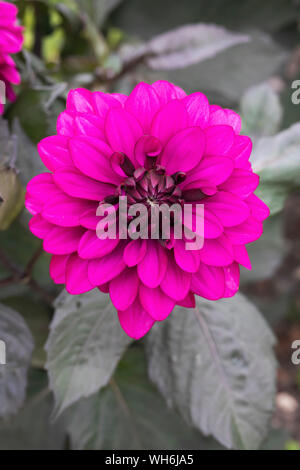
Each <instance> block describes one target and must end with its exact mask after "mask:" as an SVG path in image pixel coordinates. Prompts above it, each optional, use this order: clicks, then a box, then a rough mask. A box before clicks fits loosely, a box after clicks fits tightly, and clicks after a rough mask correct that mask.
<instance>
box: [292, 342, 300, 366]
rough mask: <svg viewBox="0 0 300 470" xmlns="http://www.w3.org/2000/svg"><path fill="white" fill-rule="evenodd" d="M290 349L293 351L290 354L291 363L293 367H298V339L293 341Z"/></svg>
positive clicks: (299, 358) (299, 356)
mask: <svg viewBox="0 0 300 470" xmlns="http://www.w3.org/2000/svg"><path fill="white" fill-rule="evenodd" d="M291 347H292V349H294V352H293V354H292V363H293V364H294V365H295V366H299V364H300V339H295V341H293V343H292V346H291Z"/></svg>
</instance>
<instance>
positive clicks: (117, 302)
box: [109, 269, 139, 310]
mask: <svg viewBox="0 0 300 470" xmlns="http://www.w3.org/2000/svg"><path fill="white" fill-rule="evenodd" d="M138 287H139V278H138V275H137V273H136V269H124V271H123V272H122V273H121V274H120V275H119V276H117V277H115V278H114V279H113V280H112V281H110V284H109V294H110V298H111V301H112V303H113V304H114V306H115V307H116V309H117V310H127V309H128V308H129V307H130V305H131V304H132V303H133V302H134V300H135V298H136V296H137V293H138Z"/></svg>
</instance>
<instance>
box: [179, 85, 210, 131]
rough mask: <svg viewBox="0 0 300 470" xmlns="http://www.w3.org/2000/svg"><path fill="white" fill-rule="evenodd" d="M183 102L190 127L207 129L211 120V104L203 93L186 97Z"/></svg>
mask: <svg viewBox="0 0 300 470" xmlns="http://www.w3.org/2000/svg"><path fill="white" fill-rule="evenodd" d="M182 102H183V103H184V104H185V106H186V109H187V112H188V115H189V126H199V127H201V128H202V129H203V128H204V127H206V125H207V122H208V118H209V102H208V99H207V98H206V96H205V95H204V94H203V93H200V92H196V93H192V94H191V95H188V96H186V97H185V98H184V99H183V100H182Z"/></svg>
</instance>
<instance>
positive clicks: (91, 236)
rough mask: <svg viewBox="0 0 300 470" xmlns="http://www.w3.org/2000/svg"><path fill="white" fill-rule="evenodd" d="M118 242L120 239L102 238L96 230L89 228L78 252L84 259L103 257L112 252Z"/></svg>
mask: <svg viewBox="0 0 300 470" xmlns="http://www.w3.org/2000/svg"><path fill="white" fill-rule="evenodd" d="M118 243H119V240H118V239H115V240H113V239H110V238H106V239H105V240H100V238H98V237H97V235H96V232H95V231H94V230H87V231H86V232H85V233H84V235H83V236H82V238H81V240H80V243H79V245H78V254H79V256H80V257H81V258H83V259H93V258H102V257H103V256H105V255H107V254H108V253H111V252H112V251H113V250H114V249H115V248H116V246H117V245H118Z"/></svg>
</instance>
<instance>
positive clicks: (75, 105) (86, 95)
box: [67, 88, 95, 114]
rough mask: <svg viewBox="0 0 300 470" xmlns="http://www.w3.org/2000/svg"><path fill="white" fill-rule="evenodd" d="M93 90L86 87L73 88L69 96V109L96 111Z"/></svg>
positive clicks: (78, 111) (80, 111)
mask: <svg viewBox="0 0 300 470" xmlns="http://www.w3.org/2000/svg"><path fill="white" fill-rule="evenodd" d="M92 96H93V94H92V92H91V91H89V90H86V89H85V88H77V89H75V90H71V91H70V92H69V94H68V98H67V110H68V111H73V112H74V111H75V112H77V113H89V114H93V113H95V110H94V107H93V99H92Z"/></svg>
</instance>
